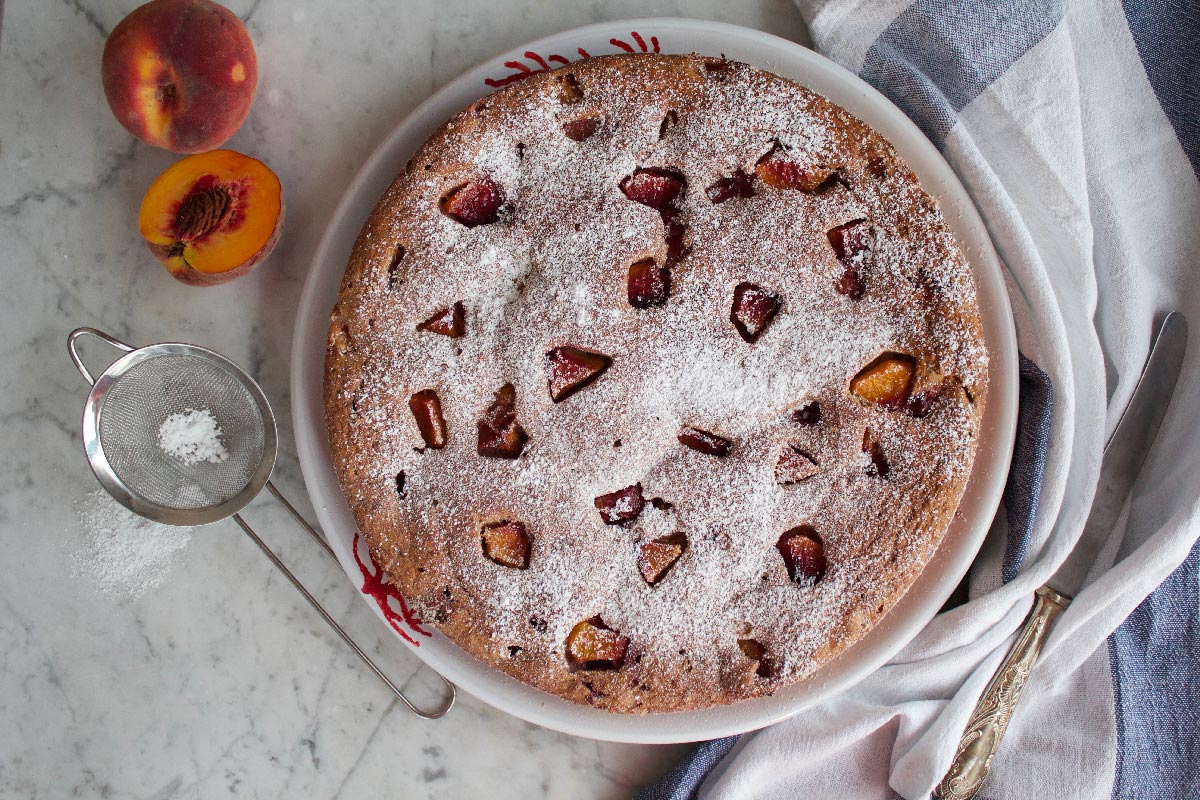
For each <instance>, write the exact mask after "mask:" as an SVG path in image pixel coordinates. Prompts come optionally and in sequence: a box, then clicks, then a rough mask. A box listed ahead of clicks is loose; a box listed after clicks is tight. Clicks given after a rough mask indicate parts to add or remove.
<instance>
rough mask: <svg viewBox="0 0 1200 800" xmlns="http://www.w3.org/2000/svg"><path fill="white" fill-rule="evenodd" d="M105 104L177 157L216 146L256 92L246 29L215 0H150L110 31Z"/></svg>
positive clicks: (240, 119)
mask: <svg viewBox="0 0 1200 800" xmlns="http://www.w3.org/2000/svg"><path fill="white" fill-rule="evenodd" d="M101 72H102V75H103V80H104V94H105V95H106V96H107V97H108V105H109V107H110V108H112V112H113V114H114V115H116V118H117V120H118V121H120V123H121V124H122V125H124V126H125V128H126V130H128V131H129V132H130V133H132V134H133V135H134V136H136V137H138V138H139V139H141V140H142V141H144V142H147V143H149V144H152V145H156V146H158V147H163V148H166V149H167V150H171V151H173V152H176V153H202V152H204V151H206V150H213V149H215V148H217V147H219V146H220V145H221V144H222V143H223V142H225V141H226V140H227V139H228V138H229V137H230V136H233V134H234V133H235V132H236V131H237V129H238V128H239V127H241V124H242V122H243V120H245V119H246V114H248V113H249V112H250V104H251V103H253V102H254V90H255V88H256V87H257V86H258V60H257V59H256V58H255V55H254V43H253V42H251V41H250V34H249V33H248V32H247V31H246V26H245V25H243V24H242V21H241V20H240V19H238V18H237V17H236V16H235V15H234V14H233V13H232V12H231V11H229V9H227V8H225V7H223V6H220V5H217V4H216V3H213V2H211V0H152V2H149V3H146V4H145V5H144V6H141V7H139V8H136V9H134V11H133V12H132V13H130V15H129V16H127V17H125V19H123V20H121V22H120V24H118V25H117V27H116V28H114V29H113V32H112V33H111V34H110V35H109V37H108V41H107V42H106V43H105V45H104V58H103V61H102V63H101Z"/></svg>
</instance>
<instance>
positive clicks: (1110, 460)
mask: <svg viewBox="0 0 1200 800" xmlns="http://www.w3.org/2000/svg"><path fill="white" fill-rule="evenodd" d="M1187 332H1188V326H1187V320H1186V319H1184V316H1183V314H1181V313H1179V312H1178V311H1172V312H1171V313H1169V314H1167V316H1166V318H1165V319H1163V321H1162V325H1160V326H1159V329H1158V333H1157V334H1155V337H1154V342H1153V344H1152V345H1151V348H1150V355H1149V356H1148V357H1147V358H1146V365H1145V366H1144V367H1143V368H1142V374H1141V375H1140V376H1139V377H1138V381H1137V385H1136V386H1134V388H1133V396H1132V397H1131V398H1130V400H1129V405H1127V406H1126V407H1125V410H1124V411H1123V412H1122V413H1121V418H1120V419H1119V420H1118V421H1117V427H1116V428H1115V429H1114V430H1113V433H1112V435H1111V436H1110V437H1109V439H1108V441H1107V442H1106V443H1105V445H1104V461H1103V464H1102V465H1101V468H1100V480H1099V483H1098V484H1097V486H1096V500H1095V501H1094V503H1093V505H1092V510H1091V513H1090V514H1089V515H1088V519H1087V522H1086V523H1085V524H1084V528H1083V533H1081V534H1080V536H1079V541H1078V542H1076V544H1075V547H1074V548H1073V549H1072V550H1071V552H1070V553H1069V554H1068V555H1067V558H1066V560H1065V561H1064V562H1063V563H1062V565H1061V566H1060V567H1059V568H1058V571H1056V572H1055V573H1054V575H1053V576H1051V578H1050V580H1049V581H1047V582H1046V584H1045V585H1044V586H1041V587H1039V588H1038V589H1037V591H1035V592H1034V601H1033V608H1032V609H1031V610H1030V612H1029V616H1028V617H1026V618H1025V622H1024V623H1023V624H1022V625H1021V629H1020V630H1019V631H1017V637H1016V640H1015V641H1014V642H1013V644H1012V647H1011V648H1010V649H1009V651H1008V655H1007V656H1006V657H1005V658H1004V660H1003V661H1002V662H1000V666H999V667H997V668H996V672H995V674H994V675H992V679H991V681H990V682H989V683H988V685H987V688H986V689H984V690H983V694H982V695H981V696H980V698H979V702H978V703H977V704H976V706H975V710H974V711H973V712H972V713H971V718H970V719H969V720H968V722H967V727H966V730H964V731H963V735H962V738H961V739H960V740H959V742H958V749H957V750H956V751H955V753H954V760H953V761H952V762H951V763H950V769H949V771H948V772H947V773H946V776H945V777H944V778H942V782H941V783H939V784H938V786H937V788H936V789H935V790H934V792H933V796H934V797H935V798H941V799H942V800H969V798H971V797H974V796H975V792H976V791H978V790H979V787H980V786H981V785H982V784H983V779H984V778H985V777H987V774H988V770H989V769H991V766H992V759H993V758H994V757H995V755H996V750H997V749H998V748H999V746H1000V740H1001V738H1003V736H1004V731H1005V730H1006V729H1007V728H1008V721H1009V720H1010V719H1011V718H1012V714H1013V711H1014V710H1015V708H1016V704H1017V700H1018V698H1020V696H1021V690H1022V689H1023V688H1024V687H1025V681H1026V679H1028V677H1029V671H1030V670H1031V669H1032V668H1033V665H1034V664H1035V663H1036V662H1037V659H1038V656H1039V655H1040V654H1041V652H1042V645H1043V644H1044V643H1045V641H1046V637H1047V636H1048V635H1049V633H1050V629H1051V628H1052V627H1053V626H1054V622H1055V621H1056V620H1057V619H1058V617H1059V615H1060V614H1062V612H1063V611H1065V610H1066V608H1067V606H1068V605H1070V603H1071V600H1072V598H1073V597H1074V595H1075V594H1076V593H1077V592H1078V591H1079V590H1080V589H1081V588H1082V587H1083V582H1084V579H1086V578H1087V575H1088V572H1089V571H1090V570H1091V568H1092V567H1093V566H1094V565H1095V562H1096V555H1097V553H1099V551H1100V548H1101V547H1102V546H1103V544H1104V540H1105V539H1106V538H1107V536H1108V535H1109V534H1110V533H1111V532H1112V527H1113V523H1115V522H1116V520H1117V517H1118V515H1119V514H1120V513H1121V509H1122V507H1123V506H1124V503H1125V498H1126V497H1127V496H1128V495H1129V491H1130V490H1131V489H1132V488H1133V482H1134V480H1135V479H1136V478H1137V475H1138V473H1139V472H1141V469H1142V465H1143V464H1145V462H1146V456H1147V454H1149V452H1150V446H1151V445H1152V444H1153V443H1154V438H1155V436H1156V435H1157V434H1158V429H1159V427H1160V426H1161V425H1162V421H1163V417H1164V416H1166V412H1167V406H1168V404H1169V402H1170V399H1171V395H1172V393H1173V392H1174V391H1175V383H1176V381H1177V380H1178V378H1179V371H1180V368H1181V367H1182V366H1183V354H1184V350H1185V349H1186V347H1187Z"/></svg>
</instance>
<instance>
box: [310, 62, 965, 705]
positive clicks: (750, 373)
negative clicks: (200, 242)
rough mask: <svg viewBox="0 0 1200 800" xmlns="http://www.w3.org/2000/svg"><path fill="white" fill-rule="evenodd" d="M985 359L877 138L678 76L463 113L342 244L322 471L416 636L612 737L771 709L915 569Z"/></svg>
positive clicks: (889, 152)
mask: <svg viewBox="0 0 1200 800" xmlns="http://www.w3.org/2000/svg"><path fill="white" fill-rule="evenodd" d="M987 385H988V365H987V352H986V347H985V343H984V339H983V333H982V328H981V324H980V318H979V309H978V306H977V302H976V295H975V287H974V282H973V279H972V277H971V273H970V270H969V268H968V266H967V263H966V261H965V259H964V258H963V256H962V253H961V252H960V250H959V248H958V245H957V244H956V242H955V240H954V238H953V236H952V235H951V233H950V232H949V230H948V229H947V226H946V223H945V221H944V219H943V217H942V214H941V212H940V211H939V210H938V207H937V205H936V203H935V202H934V201H933V199H932V198H931V197H930V196H929V195H928V194H927V193H926V192H925V191H924V190H922V188H921V187H920V185H919V184H918V181H917V178H916V176H915V175H914V174H913V173H912V171H911V170H909V169H908V167H907V166H905V164H904V163H903V162H902V161H901V160H900V158H899V157H898V156H897V154H896V152H895V150H894V149H893V148H892V146H891V145H890V144H889V143H888V142H887V141H886V140H885V139H884V138H883V137H882V136H880V135H879V134H878V133H876V132H875V131H873V130H872V129H870V128H869V127H868V126H866V125H865V124H863V123H862V122H861V121H859V120H858V119H856V118H855V117H853V116H852V115H850V114H849V113H848V112H847V111H845V110H844V109H842V108H840V107H839V106H837V105H835V104H833V103H831V102H829V101H828V100H826V99H825V98H823V97H821V96H819V95H817V94H815V93H813V92H811V91H809V90H807V89H805V88H804V87H802V86H800V85H798V84H796V83H793V82H791V81H788V80H785V79H783V78H780V77H779V76H776V75H773V74H771V73H768V72H765V71H762V70H759V69H754V68H751V67H749V66H747V65H745V64H740V63H736V62H731V61H727V60H724V59H718V58H709V57H703V56H697V55H691V56H666V55H619V56H609V57H602V58H591V59H586V60H584V61H580V62H578V63H574V64H571V65H569V66H567V67H563V68H561V69H558V70H555V71H552V72H545V73H540V74H536V75H533V76H531V77H529V78H527V79H525V80H522V81H520V82H517V83H514V84H511V85H509V86H506V87H504V88H502V89H500V90H499V91H497V92H495V93H494V94H492V95H490V96H488V97H485V98H483V99H481V100H479V101H477V102H476V103H474V104H472V105H471V106H470V107H469V108H467V109H466V110H465V111H463V112H462V113H460V114H459V115H458V116H456V117H454V118H453V119H452V120H450V122H448V123H447V124H446V125H445V126H444V127H442V128H441V129H440V130H438V131H437V132H436V133H435V134H434V135H433V136H431V137H430V138H429V140H428V141H427V142H426V143H425V144H424V145H423V146H422V147H421V149H420V150H419V151H418V152H417V153H416V154H415V155H414V156H413V158H412V160H411V161H410V162H409V163H408V164H407V166H406V167H405V169H404V171H403V172H402V173H401V174H400V175H399V176H398V177H397V178H396V179H395V181H394V182H393V183H392V185H391V187H390V188H389V189H388V191H387V193H386V194H385V195H384V196H383V198H382V199H381V200H380V201H379V204H378V205H377V207H376V208H375V210H374V212H373V213H372V214H371V216H370V218H369V219H368V221H367V223H366V225H365V226H364V228H363V230H362V233H361V234H360V235H359V237H358V240H357V243H356V244H355V247H354V250H353V253H352V256H351V259H350V263H349V266H348V268H347V270H346V274H345V277H344V279H343V282H342V286H341V290H340V294H339V297H338V301H337V305H336V307H335V308H334V310H333V315H332V323H331V326H330V329H329V346H328V353H327V360H326V377H325V406H326V420H327V425H328V430H329V439H330V445H331V452H332V454H333V461H334V466H335V469H336V471H337V474H338V476H339V478H340V481H341V484H342V487H343V490H344V492H345V496H346V500H347V502H348V504H349V506H350V508H351V510H352V511H353V513H354V517H355V519H356V521H357V523H358V525H359V528H360V530H361V532H362V535H363V537H364V539H365V541H366V544H367V546H368V547H369V549H370V552H371V555H372V556H373V557H374V559H375V561H376V562H377V563H378V564H379V565H380V568H381V569H382V570H384V571H385V572H386V574H387V576H388V580H390V581H391V582H392V583H394V584H395V585H396V586H397V587H398V588H399V589H400V590H401V592H402V593H403V594H404V596H405V597H406V598H407V600H408V602H409V603H410V604H411V605H412V606H413V607H414V608H415V609H416V610H417V612H418V613H419V614H420V615H421V617H422V618H423V619H424V620H425V622H426V623H428V624H432V625H434V626H436V627H437V628H438V629H439V630H440V631H441V632H442V633H444V634H445V635H446V636H448V637H449V638H450V639H452V640H453V641H454V642H455V643H457V645H458V646H459V647H461V648H462V649H463V650H465V651H466V652H468V653H470V654H471V655H473V656H474V657H475V658H478V659H480V660H481V661H483V662H485V663H487V664H489V665H492V666H493V667H495V668H497V669H500V670H502V671H503V672H505V673H507V674H508V675H511V676H512V677H514V678H516V679H518V680H521V681H524V682H526V683H528V684H530V685H532V686H536V687H538V688H539V689H543V690H545V691H547V692H551V693H553V694H556V695H560V696H562V697H565V698H568V699H570V700H574V701H577V702H580V703H586V704H589V705H593V706H597V707H600V708H604V709H608V710H611V711H617V712H634V713H638V712H663V711H677V710H684V709H694V708H700V707H705V706H711V705H715V704H720V703H729V702H732V701H736V700H740V699H743V698H749V697H754V696H758V695H763V694H769V693H771V692H773V691H775V690H777V689H779V688H780V687H782V686H785V685H787V684H789V683H791V682H794V681H796V680H797V679H799V678H801V677H802V676H805V675H807V674H809V673H811V672H812V671H813V670H815V669H816V668H818V667H819V666H821V665H822V664H824V663H826V662H828V661H830V660H831V659H833V658H835V657H836V656H837V655H838V654H839V653H841V652H843V651H844V650H846V648H848V647H849V646H851V645H852V644H853V643H854V642H855V641H857V640H858V639H860V638H861V637H862V636H863V635H864V634H865V633H866V632H867V631H868V630H870V629H871V628H872V626H874V625H875V624H876V623H878V622H879V620H880V619H881V618H882V617H883V616H884V615H885V614H886V613H887V611H888V609H889V608H891V606H892V605H894V604H895V603H896V601H897V600H898V599H899V598H900V597H901V596H902V595H903V594H904V592H905V591H906V590H907V589H908V587H909V585H910V584H911V583H912V582H913V580H914V579H915V578H916V577H917V575H918V574H919V573H920V571H921V570H922V568H923V567H924V565H925V564H926V562H927V561H928V560H929V558H930V557H931V556H932V554H933V553H934V551H935V549H936V548H937V546H938V543H939V542H940V541H941V539H942V537H943V535H944V534H945V532H946V530H947V528H948V526H949V525H950V523H951V520H952V518H953V516H954V514H955V510H956V508H957V507H958V503H959V500H960V498H961V496H962V494H963V491H964V487H965V485H966V483H967V480H968V477H969V476H970V473H971V465H972V461H973V458H974V455H975V450H976V444H977V438H978V433H979V426H980V420H981V417H982V414H983V409H984V403H985V401H986V398H987Z"/></svg>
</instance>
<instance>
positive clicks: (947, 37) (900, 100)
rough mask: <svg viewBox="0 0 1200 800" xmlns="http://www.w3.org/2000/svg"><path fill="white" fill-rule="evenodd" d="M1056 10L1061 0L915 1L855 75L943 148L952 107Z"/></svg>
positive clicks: (1049, 22) (988, 80)
mask: <svg viewBox="0 0 1200 800" xmlns="http://www.w3.org/2000/svg"><path fill="white" fill-rule="evenodd" d="M1062 16H1063V9H1062V4H1061V2H1030V1H1029V0H998V1H997V2H981V0H917V2H915V3H913V4H912V5H911V6H909V7H908V9H907V10H906V11H904V13H902V14H901V15H900V16H898V17H896V19H895V20H893V21H892V24H891V25H889V26H888V28H887V30H885V31H884V32H883V34H881V35H880V37H879V38H878V39H876V40H875V43H874V44H872V45H871V49H870V50H868V51H867V57H866V60H865V61H864V62H863V66H862V70H861V72H860V73H859V74H860V76H861V77H862V78H863V80H865V81H866V82H867V83H869V84H871V85H872V86H874V87H875V88H876V89H878V90H879V91H881V92H883V93H884V94H885V95H887V96H888V98H889V99H890V100H891V101H892V102H893V103H895V104H896V105H898V106H899V107H900V109H901V110H902V111H904V113H905V114H907V115H908V116H909V117H911V118H912V119H913V121H914V122H916V123H917V125H919V126H920V127H921V130H922V131H924V132H925V135H926V136H928V137H929V139H930V140H931V141H932V142H933V143H934V144H935V145H937V146H938V147H939V148H941V147H942V146H943V144H944V143H945V140H946V134H947V133H948V132H949V131H950V129H951V128H952V127H954V123H955V121H956V120H957V117H956V112H958V111H961V110H962V109H963V108H965V107H966V105H967V104H968V103H970V102H971V101H972V100H974V99H975V98H976V97H978V96H979V93H980V92H982V91H983V90H984V89H986V88H987V87H988V86H990V85H991V84H992V82H993V81H995V80H996V79H997V78H998V77H1000V76H1001V75H1002V74H1003V73H1004V72H1005V70H1007V69H1008V68H1009V67H1011V66H1012V65H1013V63H1014V62H1016V60H1017V59H1019V58H1020V57H1021V56H1023V55H1025V53H1027V52H1029V50H1030V49H1031V48H1033V46H1034V45H1036V44H1037V43H1038V42H1040V41H1042V39H1044V38H1046V36H1047V35H1048V34H1049V33H1050V32H1051V31H1052V30H1054V28H1055V27H1056V26H1057V25H1058V23H1059V21H1060V20H1061V19H1062Z"/></svg>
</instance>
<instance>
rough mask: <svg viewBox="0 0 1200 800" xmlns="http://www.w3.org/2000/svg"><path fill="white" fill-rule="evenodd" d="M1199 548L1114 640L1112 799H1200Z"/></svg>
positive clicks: (1111, 657) (1111, 645)
mask: <svg viewBox="0 0 1200 800" xmlns="http://www.w3.org/2000/svg"><path fill="white" fill-rule="evenodd" d="M1198 579H1200V542H1198V543H1197V544H1196V545H1195V546H1193V547H1192V552H1191V554H1190V555H1188V558H1187V560H1186V561H1184V562H1183V563H1182V564H1180V565H1179V567H1178V568H1177V569H1176V570H1175V571H1174V572H1173V573H1171V575H1170V577H1168V578H1167V579H1166V580H1165V581H1163V583H1162V585H1161V586H1159V587H1158V588H1157V589H1155V590H1154V592H1153V593H1151V595H1150V596H1149V597H1147V598H1146V599H1145V600H1143V601H1142V604H1141V605H1140V606H1138V607H1137V610H1135V611H1134V612H1133V613H1132V614H1131V615H1130V616H1129V618H1128V619H1127V620H1125V622H1123V623H1121V627H1119V628H1117V630H1116V631H1114V632H1113V635H1112V636H1110V637H1109V639H1108V657H1109V662H1110V666H1111V668H1112V682H1113V700H1114V703H1115V705H1116V722H1117V775H1116V780H1115V782H1114V783H1113V792H1112V796H1113V798H1114V800H1177V798H1196V797H1200V619H1198V617H1197V614H1198V612H1200V603H1198V599H1197V593H1198V591H1200V584H1198V583H1197V581H1198Z"/></svg>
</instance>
